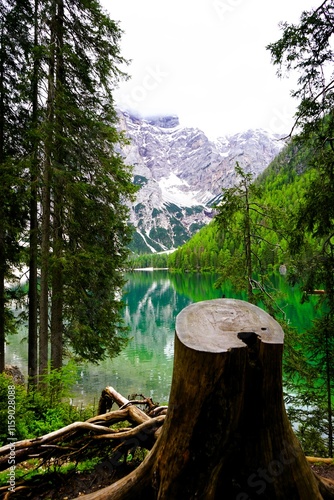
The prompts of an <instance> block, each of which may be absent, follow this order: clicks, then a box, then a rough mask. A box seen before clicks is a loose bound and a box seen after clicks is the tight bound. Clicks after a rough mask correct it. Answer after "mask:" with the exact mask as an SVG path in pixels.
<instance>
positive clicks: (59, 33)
mask: <svg viewBox="0 0 334 500" xmlns="http://www.w3.org/2000/svg"><path fill="white" fill-rule="evenodd" d="M56 4H57V15H56V20H55V33H56V42H57V43H56V87H55V146H56V148H55V150H56V151H55V169H54V170H55V174H54V176H53V184H52V187H53V256H52V259H53V260H52V304H51V366H52V368H55V369H58V368H61V367H62V361H63V302H64V290H63V281H64V279H63V264H62V258H63V203H64V199H63V191H64V181H63V175H64V149H63V143H62V139H61V138H62V137H63V136H64V130H63V116H62V115H63V112H64V110H63V109H62V105H61V104H60V103H61V102H62V98H63V96H62V92H63V90H62V89H63V85H64V78H65V77H64V59H63V45H64V3H63V0H57V1H56Z"/></svg>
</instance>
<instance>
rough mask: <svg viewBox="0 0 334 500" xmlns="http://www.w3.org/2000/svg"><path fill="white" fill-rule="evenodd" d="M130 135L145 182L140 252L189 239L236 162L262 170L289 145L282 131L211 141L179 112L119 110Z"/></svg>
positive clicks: (130, 159) (135, 214) (131, 152)
mask: <svg viewBox="0 0 334 500" xmlns="http://www.w3.org/2000/svg"><path fill="white" fill-rule="evenodd" d="M119 124H120V129H121V130H123V131H124V133H125V134H126V136H127V137H128V138H129V139H130V145H128V146H125V147H124V149H123V151H122V154H123V155H124V157H125V161H126V163H127V164H129V165H133V166H134V183H136V184H138V185H140V186H141V189H140V190H139V191H138V193H137V199H136V201H135V203H134V204H133V205H132V206H131V222H132V223H133V224H134V226H135V228H136V234H135V237H134V241H133V245H132V248H133V250H134V251H136V252H151V251H152V252H156V251H164V250H168V249H171V248H176V247H177V246H179V245H181V244H183V243H184V242H185V241H187V240H188V239H189V238H190V237H191V236H192V235H193V234H194V233H195V232H196V231H198V230H199V229H200V227H202V226H203V225H205V224H207V223H208V222H209V221H210V220H211V218H212V208H211V206H212V203H213V202H214V201H215V200H217V199H218V198H219V196H220V193H221V190H222V188H227V187H231V186H232V185H233V184H234V182H235V171H234V168H235V164H236V162H238V163H239V164H240V166H241V167H242V168H243V169H244V170H245V171H246V172H251V173H253V175H254V177H256V176H257V175H259V174H260V173H261V172H262V171H263V170H264V169H265V168H266V167H267V166H268V165H269V163H270V162H271V161H272V159H273V158H274V157H275V156H276V155H277V154H278V153H279V151H280V150H281V149H282V147H283V145H284V144H283V143H282V141H280V140H279V137H278V136H273V135H272V134H270V133H268V132H266V131H264V130H260V129H259V130H247V131H245V132H240V133H239V134H235V135H231V136H224V137H220V138H219V139H217V140H216V141H210V140H209V139H208V137H207V136H206V135H205V133H204V132H203V131H201V130H199V129H197V128H184V127H181V126H180V124H179V119H178V117H177V116H158V117H153V118H147V119H141V118H138V117H135V116H132V115H130V114H129V113H123V112H121V111H120V112H119Z"/></svg>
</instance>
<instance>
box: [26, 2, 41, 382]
mask: <svg viewBox="0 0 334 500" xmlns="http://www.w3.org/2000/svg"><path fill="white" fill-rule="evenodd" d="M37 14H38V1H37V0H35V4H34V46H35V48H36V49H37V46H38V35H37V33H38V21H37ZM38 71H39V61H38V59H37V56H35V59H34V72H33V80H32V123H33V127H34V128H37V126H38ZM37 182H38V139H37V138H36V137H35V138H34V139H33V140H32V163H31V172H30V185H31V188H30V248H29V291H28V297H29V321H28V383H29V385H30V384H32V385H36V384H37V376H38V333H37V331H38V320H37V316H38V311H37V308H38V292H37V256H38V234H37V233H38V198H37Z"/></svg>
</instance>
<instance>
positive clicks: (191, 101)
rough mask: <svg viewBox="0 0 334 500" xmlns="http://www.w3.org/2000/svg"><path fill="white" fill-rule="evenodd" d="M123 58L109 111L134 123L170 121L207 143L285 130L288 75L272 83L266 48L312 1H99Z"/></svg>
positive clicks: (290, 103) (289, 112)
mask: <svg viewBox="0 0 334 500" xmlns="http://www.w3.org/2000/svg"><path fill="white" fill-rule="evenodd" d="M102 5H103V6H104V7H105V8H106V9H107V10H108V12H109V13H110V16H111V18H112V19H114V20H117V21H119V22H120V27H121V28H122V30H123V31H124V32H125V33H124V35H123V39H122V44H121V49H122V55H123V57H125V58H127V59H131V60H132V62H131V64H130V65H129V66H128V67H127V72H128V74H129V75H130V76H131V79H130V80H129V81H128V82H123V83H121V84H120V86H119V89H118V90H117V91H116V93H115V99H116V104H117V105H118V106H119V107H120V108H121V109H123V110H128V111H131V112H134V113H136V114H138V115H140V116H143V117H145V116H152V115H160V114H176V115H177V116H179V118H180V122H181V125H184V126H189V127H198V128H200V129H201V130H203V131H204V132H205V133H206V134H207V135H209V137H210V138H215V137H219V136H223V135H226V134H227V135H228V134H233V133H236V132H241V131H244V130H247V129H249V128H252V129H255V128H263V129H267V130H270V131H271V132H273V133H286V132H288V131H289V129H290V127H291V125H292V121H293V118H292V117H293V114H294V112H295V108H296V104H297V103H296V101H294V100H292V99H291V98H290V90H291V89H293V88H294V87H295V82H296V78H297V77H296V75H294V77H291V78H289V79H283V80H280V79H279V78H278V77H277V76H276V68H275V67H274V66H273V65H272V64H271V58H270V53H269V51H268V50H266V45H267V44H268V43H272V42H275V41H277V40H278V39H279V38H280V35H281V31H280V29H279V27H278V24H279V22H280V21H287V22H289V23H298V21H299V18H300V14H301V12H302V11H303V10H310V9H311V8H313V7H317V6H318V5H320V0H318V1H317V0H102Z"/></svg>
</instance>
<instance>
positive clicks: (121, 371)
mask: <svg viewBox="0 0 334 500" xmlns="http://www.w3.org/2000/svg"><path fill="white" fill-rule="evenodd" d="M127 278H128V282H127V284H126V286H125V289H124V294H125V295H124V301H125V308H124V319H125V322H126V324H127V325H129V327H130V341H129V344H128V346H127V347H126V348H125V349H124V350H123V351H122V353H121V354H120V355H119V356H118V357H117V358H115V359H113V360H109V359H108V360H105V361H103V362H101V363H100V364H99V365H92V364H88V363H87V364H84V365H82V366H78V376H77V383H76V386H75V388H74V393H75V394H74V403H75V404H77V405H80V404H81V403H82V402H83V403H85V404H86V403H91V404H93V402H94V400H95V404H96V405H97V401H98V398H99V396H100V394H101V391H102V389H103V388H104V387H106V386H107V385H112V386H114V387H115V388H116V389H117V390H118V391H119V392H121V393H122V394H124V395H125V396H127V395H129V394H134V393H138V394H139V393H142V394H144V395H145V396H150V397H152V398H153V400H154V401H157V402H160V403H165V402H167V401H168V398H169V391H170V386H171V378H172V371H173V358H174V328H175V319H176V316H177V314H178V313H179V312H180V311H181V310H182V309H183V308H184V307H186V306H187V305H189V304H191V303H192V302H198V301H200V300H209V299H213V298H218V297H221V296H222V293H224V295H225V296H226V297H233V296H234V297H236V296H235V295H233V291H232V289H231V287H230V286H229V285H228V284H226V287H224V290H223V291H221V290H216V289H215V288H214V282H215V280H216V277H215V276H213V275H211V274H207V275H193V274H170V273H169V272H168V271H154V272H152V271H136V272H133V273H130V274H128V275H127ZM273 287H275V288H277V289H279V290H280V291H281V292H282V299H281V307H283V308H284V310H285V312H286V315H287V317H288V318H289V320H290V322H291V324H292V325H293V326H296V327H297V328H298V329H299V330H300V331H303V330H305V329H306V328H309V327H310V326H311V324H312V318H314V317H315V315H316V311H315V304H316V299H315V298H311V301H310V302H309V303H306V304H303V305H301V304H300V300H301V294H300V292H299V290H298V289H297V288H296V289H293V288H291V287H289V286H288V285H287V283H286V280H285V278H284V277H283V276H280V275H277V276H275V277H273ZM236 298H244V297H242V296H240V295H239V296H237V297H236ZM24 336H26V332H22V333H21V334H20V335H19V336H13V337H12V339H11V345H9V347H8V348H7V363H8V364H9V363H11V364H16V365H18V366H19V367H20V368H21V369H22V370H23V372H24V373H25V375H26V372H27V345H26V341H23V342H22V343H20V338H22V337H24Z"/></svg>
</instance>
